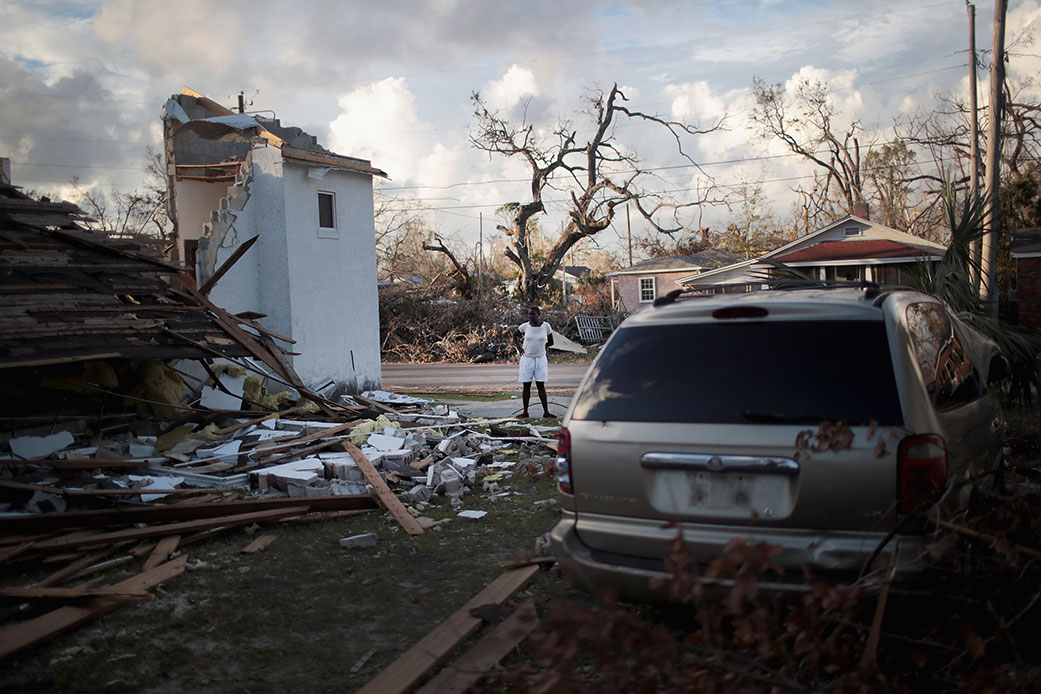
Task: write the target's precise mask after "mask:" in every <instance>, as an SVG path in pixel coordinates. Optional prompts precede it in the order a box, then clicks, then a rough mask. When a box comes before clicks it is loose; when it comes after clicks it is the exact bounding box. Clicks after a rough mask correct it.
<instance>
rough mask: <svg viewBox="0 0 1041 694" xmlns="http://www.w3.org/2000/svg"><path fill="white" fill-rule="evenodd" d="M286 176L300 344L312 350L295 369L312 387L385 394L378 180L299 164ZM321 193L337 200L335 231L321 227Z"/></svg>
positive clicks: (294, 309) (305, 351) (293, 296)
mask: <svg viewBox="0 0 1041 694" xmlns="http://www.w3.org/2000/svg"><path fill="white" fill-rule="evenodd" d="M283 176H284V180H285V187H286V194H285V200H286V210H285V214H286V231H287V235H288V236H289V239H290V241H289V246H288V257H289V273H288V274H289V277H290V278H291V279H290V290H289V295H290V301H291V309H292V316H293V326H292V330H293V332H292V336H293V338H294V339H296V340H297V341H298V342H299V343H300V344H301V345H307V348H306V349H300V350H297V351H300V352H301V355H300V356H298V357H294V359H293V367H294V368H295V369H296V370H297V373H299V374H300V376H301V378H303V379H304V381H305V382H315V381H317V380H320V379H323V378H332V379H333V380H334V381H336V382H337V384H340V385H344V386H346V387H347V388H348V389H349V390H350V391H351V392H359V391H362V390H368V389H371V388H374V387H378V384H379V383H380V352H379V297H378V295H377V285H376V245H375V230H374V228H373V218H372V206H373V202H372V177H371V176H368V175H365V174H359V173H353V172H348V171H342V170H337V169H325V168H323V167H320V166H307V165H304V164H297V163H289V164H286V165H285V166H284V167H283ZM319 192H326V193H332V194H333V195H334V201H335V210H334V213H335V215H334V216H335V227H336V228H335V229H334V230H328V229H320V228H319V226H318V193H319ZM330 368H331V369H332V371H330V370H329V369H330Z"/></svg>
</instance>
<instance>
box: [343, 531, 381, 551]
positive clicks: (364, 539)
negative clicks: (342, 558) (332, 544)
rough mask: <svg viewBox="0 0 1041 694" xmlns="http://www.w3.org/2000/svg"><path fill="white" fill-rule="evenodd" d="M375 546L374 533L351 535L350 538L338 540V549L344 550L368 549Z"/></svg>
mask: <svg viewBox="0 0 1041 694" xmlns="http://www.w3.org/2000/svg"><path fill="white" fill-rule="evenodd" d="M375 546H376V533H364V534H362V535H352V536H351V537H345V538H342V539H341V540H340V547H343V548H344V549H365V548H368V547H375Z"/></svg>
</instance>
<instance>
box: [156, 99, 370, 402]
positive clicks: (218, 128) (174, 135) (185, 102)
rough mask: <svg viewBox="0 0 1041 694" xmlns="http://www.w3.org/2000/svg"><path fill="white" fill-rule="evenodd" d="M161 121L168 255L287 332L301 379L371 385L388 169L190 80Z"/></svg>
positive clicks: (354, 387)
mask: <svg viewBox="0 0 1041 694" xmlns="http://www.w3.org/2000/svg"><path fill="white" fill-rule="evenodd" d="M162 118H163V125H164V134H165V154H166V161H167V174H168V175H167V188H168V194H169V208H170V213H171V214H170V216H171V219H172V221H173V224H174V233H175V239H176V246H175V249H174V251H175V252H176V253H177V254H178V259H183V261H184V262H185V264H186V265H187V266H188V267H189V268H192V267H194V268H195V276H196V281H197V282H198V286H199V287H200V288H207V289H208V294H209V298H210V300H211V301H213V303H215V304H216V305H218V306H220V307H221V308H224V309H225V310H227V311H229V312H231V313H235V314H242V313H246V314H249V315H251V316H253V315H255V316H256V320H257V322H259V323H260V324H261V325H262V326H263V327H264V328H266V329H267V330H269V331H271V332H273V333H276V334H279V335H282V336H285V337H288V338H291V339H292V340H294V341H295V345H294V349H293V351H294V352H295V353H296V354H295V355H294V356H293V357H292V364H293V367H294V369H295V370H296V371H297V373H298V374H299V375H300V377H301V378H302V380H303V381H304V382H305V383H310V384H317V383H319V382H321V381H326V380H332V381H335V382H336V384H337V385H340V386H343V387H345V389H346V390H348V391H350V392H360V391H362V390H366V389H370V388H376V387H378V386H379V384H380V345H379V303H378V295H377V283H376V248H375V230H374V225H373V200H372V178H373V176H386V174H385V173H384V172H383V171H380V170H379V169H377V168H374V167H373V166H372V165H371V164H370V162H368V161H365V160H362V159H356V158H352V157H345V156H341V155H339V154H335V153H333V152H330V151H328V150H325V149H324V148H322V147H321V146H319V145H318V142H317V139H316V138H315V137H314V136H312V135H308V134H307V133H305V132H303V131H302V130H300V129H299V128H292V127H285V126H283V125H282V124H281V123H280V122H279V121H278V120H277V119H275V118H273V117H272V118H269V117H265V116H263V115H260V114H247V113H236V112H234V111H232V110H231V109H228V108H225V107H224V106H221V105H220V104H218V103H216V102H214V101H212V100H211V99H208V98H206V97H205V96H203V95H202V94H199V93H198V92H195V91H193V90H191V89H188V88H187V87H186V88H184V90H182V93H181V94H177V95H174V96H172V97H171V98H170V99H169V100H168V101H167V102H166V105H165V106H164V107H163V113H162ZM254 238H256V240H255V241H254V242H253V243H252V245H251V246H250V247H249V248H248V250H246V251H245V252H244V253H243V252H242V248H243V246H244V244H246V243H248V242H250V241H251V240H252V239H254ZM236 251H239V253H240V257H238V258H237V259H236V260H234V262H233V264H232V265H231V266H230V268H229V269H227V271H226V273H224V274H223V275H218V276H217V278H216V279H217V281H216V282H213V279H214V277H215V274H217V273H219V271H220V270H221V268H222V266H223V265H224V264H225V263H226V262H228V261H229V259H231V258H232V257H233V256H234V255H235V254H236ZM208 282H209V283H210V284H212V287H207V283H208Z"/></svg>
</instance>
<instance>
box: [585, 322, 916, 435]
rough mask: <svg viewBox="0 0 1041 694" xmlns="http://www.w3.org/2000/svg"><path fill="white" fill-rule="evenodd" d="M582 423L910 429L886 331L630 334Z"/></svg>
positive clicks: (635, 330) (614, 352) (776, 328)
mask: <svg viewBox="0 0 1041 694" xmlns="http://www.w3.org/2000/svg"><path fill="white" fill-rule="evenodd" d="M572 417H573V418H574V419H588V420H603V421H626V422H697V423H718V424H736V423H749V422H765V423H779V424H783V423H820V422H821V421H825V420H828V421H838V420H844V421H846V422H849V423H850V424H866V423H868V422H870V421H875V422H877V423H878V424H881V425H885V426H894V425H899V424H901V423H902V422H903V418H902V416H901V413H900V402H899V397H898V395H897V389H896V381H895V378H894V375H893V366H892V361H891V359H890V356H889V345H888V341H887V339H886V333H885V325H884V323H882V321H755V322H740V323H729V322H728V323H726V324H722V323H687V324H679V325H654V326H638V327H625V328H622V329H620V330H618V331H617V334H615V335H614V336H613V337H612V338H611V340H610V341H609V342H608V344H607V345H606V346H605V347H604V351H603V353H602V354H601V355H600V357H599V358H598V359H597V361H596V363H595V365H594V366H593V368H592V371H591V373H590V375H589V379H588V380H587V382H586V383H585V386H584V387H583V389H582V391H581V392H580V393H579V395H578V399H577V400H576V402H575V409H574V412H573V413H572Z"/></svg>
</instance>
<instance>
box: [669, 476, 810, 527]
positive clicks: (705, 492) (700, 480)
mask: <svg viewBox="0 0 1041 694" xmlns="http://www.w3.org/2000/svg"><path fill="white" fill-rule="evenodd" d="M792 484H793V480H792V479H791V478H789V477H784V476H781V475H755V474H747V473H727V472H709V471H681V470H662V471H658V472H656V473H655V474H654V488H653V490H652V493H651V503H652V504H653V506H654V507H655V509H656V510H658V511H660V512H662V513H670V514H678V515H704V516H711V517H714V518H727V519H748V518H752V517H762V518H764V519H767V518H783V517H785V516H787V515H788V514H789V513H790V511H791V500H792Z"/></svg>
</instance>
